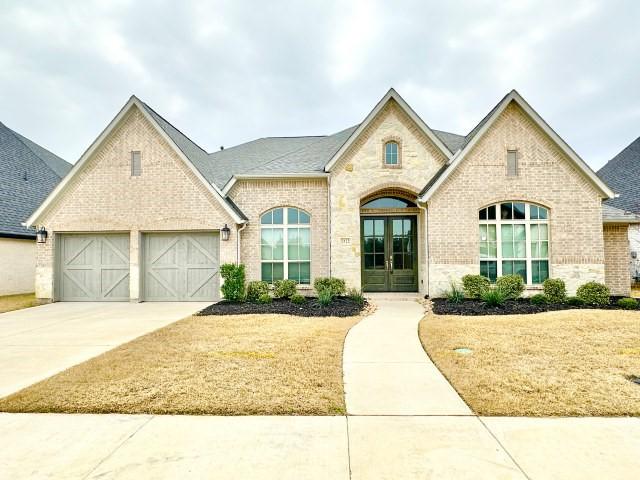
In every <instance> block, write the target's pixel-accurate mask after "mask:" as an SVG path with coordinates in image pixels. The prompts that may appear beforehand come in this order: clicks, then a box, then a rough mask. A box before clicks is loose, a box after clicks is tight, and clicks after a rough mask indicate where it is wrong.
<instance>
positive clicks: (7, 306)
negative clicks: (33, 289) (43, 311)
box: [0, 293, 40, 313]
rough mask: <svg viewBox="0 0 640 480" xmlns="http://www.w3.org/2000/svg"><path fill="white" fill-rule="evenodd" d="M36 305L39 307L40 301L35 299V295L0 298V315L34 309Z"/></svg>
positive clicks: (27, 294)
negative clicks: (29, 308)
mask: <svg viewBox="0 0 640 480" xmlns="http://www.w3.org/2000/svg"><path fill="white" fill-rule="evenodd" d="M36 305H40V301H39V300H38V299H37V298H36V295H35V293H21V294H19V295H4V296H0V313H4V312H11V311H12V310H20V309H21V308H28V307H35V306H36Z"/></svg>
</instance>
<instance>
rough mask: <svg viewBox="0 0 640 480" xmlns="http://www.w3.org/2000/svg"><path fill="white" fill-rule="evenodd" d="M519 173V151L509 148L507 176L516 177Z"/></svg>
mask: <svg viewBox="0 0 640 480" xmlns="http://www.w3.org/2000/svg"><path fill="white" fill-rule="evenodd" d="M517 175H518V151H517V150H507V176H508V177H516V176H517Z"/></svg>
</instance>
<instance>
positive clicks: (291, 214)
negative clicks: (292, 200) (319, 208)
mask: <svg viewBox="0 0 640 480" xmlns="http://www.w3.org/2000/svg"><path fill="white" fill-rule="evenodd" d="M287 223H289V224H290V225H296V224H297V223H298V209H297V208H287Z"/></svg>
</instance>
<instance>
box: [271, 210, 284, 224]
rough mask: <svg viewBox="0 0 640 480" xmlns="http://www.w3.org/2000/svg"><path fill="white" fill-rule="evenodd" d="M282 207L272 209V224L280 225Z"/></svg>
mask: <svg viewBox="0 0 640 480" xmlns="http://www.w3.org/2000/svg"><path fill="white" fill-rule="evenodd" d="M282 218H283V217H282V209H281V208H276V209H275V210H274V211H273V224H274V225H282V223H283V221H282Z"/></svg>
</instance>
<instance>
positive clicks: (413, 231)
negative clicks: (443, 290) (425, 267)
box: [360, 216, 418, 292]
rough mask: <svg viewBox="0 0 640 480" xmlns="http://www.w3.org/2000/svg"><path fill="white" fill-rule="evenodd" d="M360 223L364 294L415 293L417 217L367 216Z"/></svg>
mask: <svg viewBox="0 0 640 480" xmlns="http://www.w3.org/2000/svg"><path fill="white" fill-rule="evenodd" d="M360 222H361V223H360V228H361V233H360V234H361V238H362V289H363V291H365V292H416V291H418V242H417V228H416V227H417V224H416V217H415V216H371V217H368V216H367V217H361V220H360Z"/></svg>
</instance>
